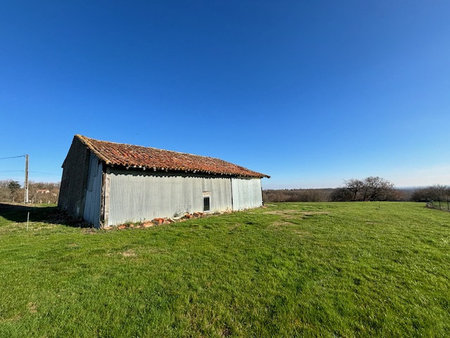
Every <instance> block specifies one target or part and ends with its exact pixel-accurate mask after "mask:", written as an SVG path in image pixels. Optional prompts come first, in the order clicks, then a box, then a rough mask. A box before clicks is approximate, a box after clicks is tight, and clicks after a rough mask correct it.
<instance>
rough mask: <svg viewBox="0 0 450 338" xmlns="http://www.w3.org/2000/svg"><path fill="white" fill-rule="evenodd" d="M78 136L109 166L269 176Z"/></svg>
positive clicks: (189, 156) (204, 159) (218, 162)
mask: <svg viewBox="0 0 450 338" xmlns="http://www.w3.org/2000/svg"><path fill="white" fill-rule="evenodd" d="M75 137H76V138H78V139H79V140H80V141H81V142H82V143H84V144H85V145H86V146H87V147H88V148H89V149H90V150H91V151H92V152H94V154H95V155H96V156H97V157H98V158H100V160H102V161H104V162H105V163H106V164H107V165H112V166H114V165H117V166H123V167H132V168H142V169H153V170H166V171H185V172H193V173H208V174H216V175H217V174H218V175H230V176H245V177H259V178H263V177H267V178H269V177H270V176H268V175H265V174H261V173H258V172H256V171H252V170H249V169H247V168H244V167H241V166H238V165H236V164H233V163H230V162H226V161H223V160H220V159H218V158H213V157H206V156H199V155H192V154H186V153H179V152H176V151H170V150H162V149H156V148H151V147H142V146H135V145H131V144H123V143H114V142H107V141H99V140H94V139H92V138H89V137H86V136H82V135H75Z"/></svg>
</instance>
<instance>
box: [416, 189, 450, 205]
mask: <svg viewBox="0 0 450 338" xmlns="http://www.w3.org/2000/svg"><path fill="white" fill-rule="evenodd" d="M447 200H450V187H449V186H445V185H435V186H432V187H427V188H420V189H416V190H414V192H413V193H412V195H411V201H415V202H429V201H447Z"/></svg>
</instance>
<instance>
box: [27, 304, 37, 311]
mask: <svg viewBox="0 0 450 338" xmlns="http://www.w3.org/2000/svg"><path fill="white" fill-rule="evenodd" d="M27 307H28V311H30V313H36V312H37V306H36V304H35V303H33V302H29V303H28V304H27Z"/></svg>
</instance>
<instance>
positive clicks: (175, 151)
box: [75, 134, 247, 169]
mask: <svg viewBox="0 0 450 338" xmlns="http://www.w3.org/2000/svg"><path fill="white" fill-rule="evenodd" d="M75 136H78V137H80V138H83V139H87V140H94V141H97V142H104V143H112V144H120V145H125V146H132V147H140V148H150V149H154V150H157V151H169V152H172V153H177V154H181V155H190V156H198V157H206V158H211V159H213V160H219V161H224V162H227V161H225V160H222V159H221V158H218V157H212V156H205V155H198V154H192V153H186V152H182V151H177V150H169V149H161V148H155V147H152V146H142V145H139V144H131V143H123V142H113V141H105V140H97V139H95V138H92V137H88V136H84V135H81V134H76V135H75ZM228 163H231V162H228ZM232 164H233V163H232ZM235 165H236V166H237V164H235ZM242 168H244V169H247V168H245V167H242Z"/></svg>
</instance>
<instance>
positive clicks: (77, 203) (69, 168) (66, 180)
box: [58, 138, 90, 219]
mask: <svg viewBox="0 0 450 338" xmlns="http://www.w3.org/2000/svg"><path fill="white" fill-rule="evenodd" d="M89 154H90V151H89V150H88V149H87V148H86V146H85V145H84V144H82V143H81V141H79V140H78V139H77V138H74V139H73V141H72V145H71V146H70V149H69V152H68V154H67V157H66V159H65V161H64V164H63V174H62V178H61V188H60V191H59V199H58V207H59V208H61V209H63V210H65V211H66V212H67V213H68V214H69V215H71V216H72V217H74V218H79V219H81V218H83V214H84V205H85V191H86V183H87V178H88V170H89V159H90V157H89V156H90V155H89Z"/></svg>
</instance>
